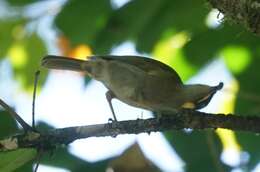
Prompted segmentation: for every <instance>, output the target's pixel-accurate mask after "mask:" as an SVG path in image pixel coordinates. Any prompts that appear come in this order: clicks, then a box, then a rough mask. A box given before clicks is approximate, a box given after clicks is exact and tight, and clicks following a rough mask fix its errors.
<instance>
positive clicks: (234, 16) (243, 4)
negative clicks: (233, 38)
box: [208, 0, 260, 36]
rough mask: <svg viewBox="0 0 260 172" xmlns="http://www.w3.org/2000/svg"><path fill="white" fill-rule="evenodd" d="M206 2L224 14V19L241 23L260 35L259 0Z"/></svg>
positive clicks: (213, 0) (210, 0)
mask: <svg viewBox="0 0 260 172" xmlns="http://www.w3.org/2000/svg"><path fill="white" fill-rule="evenodd" d="M208 2H209V3H210V4H211V5H212V7H213V8H217V9H218V10H219V11H220V12H221V13H223V14H224V16H225V18H224V19H225V20H227V21H229V22H230V21H231V22H232V23H239V24H242V25H243V26H244V27H246V28H247V29H248V30H249V31H251V32H253V33H255V34H257V35H258V36H260V1H259V0H208Z"/></svg>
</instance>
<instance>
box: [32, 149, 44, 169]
mask: <svg viewBox="0 0 260 172" xmlns="http://www.w3.org/2000/svg"><path fill="white" fill-rule="evenodd" d="M43 153H44V151H43V150H42V149H40V150H38V154H37V156H36V157H35V167H34V170H33V172H37V170H38V168H39V165H40V160H41V158H42V156H43Z"/></svg>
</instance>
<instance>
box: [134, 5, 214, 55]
mask: <svg viewBox="0 0 260 172" xmlns="http://www.w3.org/2000/svg"><path fill="white" fill-rule="evenodd" d="M161 2H163V3H162V5H161V6H160V8H159V9H158V11H157V13H156V14H154V15H153V18H152V19H151V20H150V22H149V23H147V24H146V25H145V27H144V28H143V29H142V30H141V32H140V33H139V34H138V35H137V42H136V43H137V49H138V50H139V51H141V52H151V51H152V50H153V49H154V46H155V45H156V44H157V42H158V41H160V39H161V38H162V37H163V36H164V35H165V33H167V32H181V31H186V32H188V33H191V34H194V33H197V32H200V31H203V30H206V25H205V23H204V19H205V18H206V15H207V14H208V11H209V10H208V9H207V8H205V6H204V3H205V2H204V1H203V0H200V1H187V0H174V1H172V0H164V1H161ZM149 5H150V4H149ZM183 9H185V11H186V12H184V11H183Z"/></svg>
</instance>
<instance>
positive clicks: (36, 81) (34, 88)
mask: <svg viewBox="0 0 260 172" xmlns="http://www.w3.org/2000/svg"><path fill="white" fill-rule="evenodd" d="M39 75H40V71H39V70H38V71H36V72H35V80H34V86H33V101H32V128H33V129H35V100H36V91H37V84H38V80H39Z"/></svg>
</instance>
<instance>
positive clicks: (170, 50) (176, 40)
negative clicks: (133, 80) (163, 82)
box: [153, 32, 197, 81]
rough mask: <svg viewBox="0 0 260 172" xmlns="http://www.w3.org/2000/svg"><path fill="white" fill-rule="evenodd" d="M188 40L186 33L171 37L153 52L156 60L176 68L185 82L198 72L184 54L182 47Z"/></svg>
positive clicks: (164, 40) (159, 44) (159, 43)
mask: <svg viewBox="0 0 260 172" xmlns="http://www.w3.org/2000/svg"><path fill="white" fill-rule="evenodd" d="M188 39H189V36H188V34H187V33H186V32H180V33H178V34H173V35H170V36H168V37H166V38H165V39H163V40H161V41H160V42H158V43H157V45H156V46H155V49H154V52H153V56H154V57H155V58H156V59H158V60H160V61H162V62H163V63H165V64H168V65H169V66H171V67H172V68H174V69H175V70H176V71H177V73H178V74H179V75H180V76H181V78H182V79H183V80H184V81H185V80H187V79H188V78H190V77H191V76H192V75H193V74H194V73H195V72H196V71H197V68H196V67H195V66H194V65H192V64H190V63H189V62H188V60H187V58H186V57H185V56H184V55H183V53H182V47H183V46H184V45H185V44H186V43H187V41H188Z"/></svg>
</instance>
